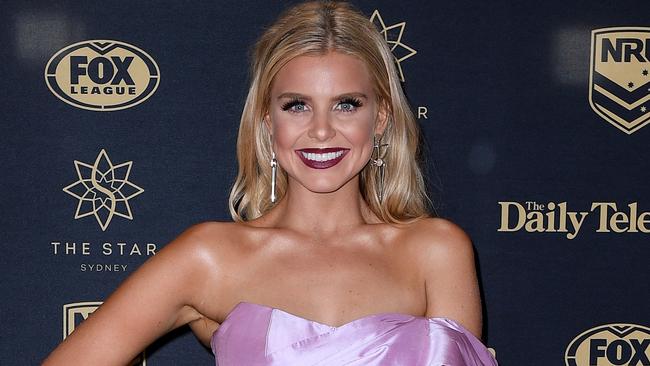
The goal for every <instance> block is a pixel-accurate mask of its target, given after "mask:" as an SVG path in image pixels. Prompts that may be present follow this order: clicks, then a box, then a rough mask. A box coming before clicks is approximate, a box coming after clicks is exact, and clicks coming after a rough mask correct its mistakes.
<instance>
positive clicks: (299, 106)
mask: <svg viewBox="0 0 650 366" xmlns="http://www.w3.org/2000/svg"><path fill="white" fill-rule="evenodd" d="M282 110H283V111H289V112H291V113H300V112H304V111H306V110H307V105H306V104H305V102H304V101H303V100H300V99H292V100H290V101H289V102H287V103H284V104H283V105H282Z"/></svg>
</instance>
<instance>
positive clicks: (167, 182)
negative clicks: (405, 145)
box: [0, 0, 650, 366]
mask: <svg viewBox="0 0 650 366" xmlns="http://www.w3.org/2000/svg"><path fill="white" fill-rule="evenodd" d="M293 3H295V2H293V1H278V2H273V1H210V2H184V1H173V2H172V1H159V2H158V1H146V2H145V1H143V2H133V1H108V2H107V1H85V2H76V1H60V0H54V1H50V2H39V1H10V2H3V3H2V5H0V6H1V7H2V11H1V12H0V13H1V15H0V17H1V18H2V28H0V29H1V32H2V33H1V34H0V36H1V39H2V65H1V66H0V70H1V75H2V90H3V93H2V94H3V96H2V98H0V105H1V106H2V123H1V124H0V135H1V136H2V144H1V145H0V151H1V152H2V159H0V161H1V162H0V164H1V167H2V179H1V180H0V181H1V184H2V192H3V194H2V199H1V209H2V215H0V220H1V221H0V222H1V223H2V230H1V234H0V235H1V237H0V238H1V242H0V245H1V247H0V249H1V252H0V265H1V267H0V268H2V282H1V284H0V286H1V287H0V289H1V292H0V293H1V300H0V304H1V305H0V306H1V307H0V309H1V314H2V330H3V332H2V336H1V337H0V339H1V341H0V342H1V345H0V347H1V349H0V351H1V354H2V361H0V363H2V364H3V365H32V364H38V363H39V362H40V361H41V360H42V359H43V358H44V357H45V356H46V355H47V354H48V353H49V351H51V350H52V349H53V348H54V347H55V346H56V345H57V344H58V343H59V342H60V341H61V340H62V339H63V338H65V337H66V336H67V335H68V334H70V333H71V332H72V331H73V330H74V328H75V326H77V325H78V324H79V323H80V322H82V321H83V320H84V319H85V318H87V317H88V316H89V315H90V314H91V313H92V311H94V310H95V309H96V308H97V306H99V305H100V304H101V302H102V301H103V299H105V298H106V297H107V296H108V295H109V294H110V293H111V292H112V291H113V290H114V289H115V288H116V286H117V285H118V284H119V283H120V282H121V281H123V280H124V279H125V278H126V277H127V276H128V275H129V274H130V273H132V272H133V271H134V270H135V269H136V268H137V267H138V266H140V265H141V264H142V263H143V262H144V261H146V260H147V259H148V258H150V257H151V256H153V255H155V253H156V252H157V251H159V250H160V249H161V248H163V247H164V246H165V244H166V243H168V242H169V241H171V240H172V239H173V238H174V237H176V236H177V235H178V234H179V233H181V232H182V231H183V230H184V229H185V228H187V227H188V226H190V225H192V224H195V223H198V222H202V221H207V220H222V221H223V220H230V216H229V214H228V209H227V199H228V194H229V189H230V186H231V184H232V182H233V180H234V178H235V175H236V169H237V163H236V158H235V142H236V134H237V128H238V123H239V115H240V113H241V111H242V107H243V102H244V97H245V95H246V93H247V87H248V85H247V64H248V55H249V52H250V49H251V46H252V44H253V43H254V41H255V40H256V38H257V37H258V36H259V35H260V34H261V32H262V30H263V29H264V27H265V26H268V25H269V24H270V23H272V22H273V21H274V19H275V18H276V17H277V15H278V14H279V13H280V12H281V11H282V10H283V9H285V8H286V7H288V6H290V5H291V4H293ZM354 4H355V5H356V6H357V7H359V8H360V9H361V10H362V11H364V12H365V13H366V14H367V16H368V20H369V21H372V22H373V23H374V24H375V25H376V26H377V27H378V29H379V30H380V31H381V32H382V34H384V36H385V37H386V41H387V42H388V43H389V44H390V45H391V48H392V49H393V53H394V55H395V60H396V62H397V65H398V66H399V71H400V74H401V75H400V76H401V77H402V79H403V82H404V83H403V85H404V88H405V90H406V92H407V95H408V97H409V99H410V101H411V103H412V107H413V110H414V112H415V113H416V115H417V118H418V121H419V123H420V125H421V127H422V129H423V131H424V135H425V137H426V148H427V154H426V155H427V158H428V163H427V178H428V182H429V186H430V188H431V191H432V198H433V199H434V202H435V205H436V210H437V213H438V215H440V216H443V217H447V218H449V219H451V220H453V221H455V222H457V223H458V224H459V225H461V226H462V227H463V228H464V229H465V230H466V231H467V232H468V233H469V234H470V236H471V237H472V239H473V242H474V246H475V248H476V256H477V266H478V270H479V276H480V282H481V287H482V295H483V301H484V309H485V310H484V322H485V330H484V337H485V341H486V343H487V344H488V345H489V347H491V348H493V349H494V350H495V351H496V355H497V359H498V360H499V362H500V364H502V365H540V366H548V365H566V366H591V365H595V366H604V365H630V366H647V365H650V328H649V327H650V307H649V306H648V301H649V300H650V188H649V186H648V184H649V180H650V179H649V178H650V173H649V167H650V157H649V152H648V146H649V145H650V126H648V124H649V122H650V3H648V2H647V1H645V0H644V1H633V2H626V1H616V2H602V3H597V2H584V1H560V0H549V1H545V2H534V3H532V2H517V1H510V2H500V1H497V2H492V1H489V2H478V1H466V0H460V1H453V2H447V1H444V2H443V1H439V2H436V1H424V0H417V1H393V0H381V1H355V2H354ZM138 363H139V364H141V365H145V364H146V365H151V366H156V365H190V364H193V365H200V364H203V365H209V364H212V363H214V357H213V356H212V354H211V353H210V351H209V350H207V349H205V348H204V347H203V346H201V345H200V344H199V343H198V341H197V340H196V339H195V338H194V336H193V335H192V334H191V332H189V330H188V329H187V328H180V329H178V330H176V331H174V332H173V333H171V334H169V335H166V336H165V337H163V338H162V339H160V340H159V341H157V342H156V343H155V344H153V345H151V346H150V347H148V348H147V349H146V350H145V351H144V353H143V354H142V355H141V356H140V358H139V359H138Z"/></svg>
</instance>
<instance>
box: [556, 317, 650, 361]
mask: <svg viewBox="0 0 650 366" xmlns="http://www.w3.org/2000/svg"><path fill="white" fill-rule="evenodd" d="M649 346H650V328H648V327H644V326H641V325H636V324H607V325H601V326H597V327H595V328H592V329H589V330H587V331H586V332H583V333H582V334H580V335H578V336H577V337H575V338H574V339H573V340H572V341H571V343H570V344H569V346H568V347H567V349H566V353H565V357H564V360H565V362H566V366H611V365H625V366H648V365H650V347H649Z"/></svg>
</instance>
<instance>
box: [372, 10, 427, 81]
mask: <svg viewBox="0 0 650 366" xmlns="http://www.w3.org/2000/svg"><path fill="white" fill-rule="evenodd" d="M370 21H371V22H372V23H373V24H375V25H377V26H378V27H379V33H381V35H382V36H384V39H385V40H386V43H388V46H390V50H391V51H392V52H393V56H394V57H395V61H396V62H397V70H398V71H399V78H400V80H401V81H404V72H402V62H403V61H405V60H406V59H408V58H409V57H411V56H413V55H415V54H416V53H418V52H417V51H416V50H414V49H412V48H411V47H409V46H407V45H406V44H404V43H402V36H403V35H404V28H406V22H401V23H396V24H393V25H390V26H387V25H386V23H384V19H382V17H381V14H379V10H375V11H374V12H373V13H372V16H370Z"/></svg>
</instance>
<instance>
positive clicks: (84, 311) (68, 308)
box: [63, 301, 147, 366]
mask: <svg viewBox="0 0 650 366" xmlns="http://www.w3.org/2000/svg"><path fill="white" fill-rule="evenodd" d="M101 304H102V302H101V301H87V302H75V303H71V304H65V305H63V339H66V337H68V336H69V335H70V334H72V332H73V331H74V330H75V328H77V327H78V326H79V324H81V322H83V321H84V320H86V319H88V317H89V316H91V314H92V313H93V312H94V311H95V310H97V308H98V307H99V306H100V305H101ZM146 364H147V360H146V358H145V353H144V352H142V353H141V354H139V355H138V356H137V357H136V358H135V359H134V360H133V361H131V363H129V366H145V365H146Z"/></svg>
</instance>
